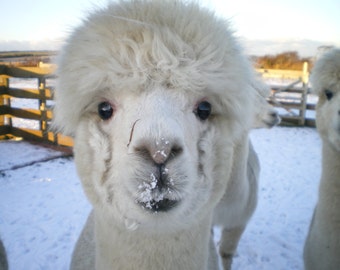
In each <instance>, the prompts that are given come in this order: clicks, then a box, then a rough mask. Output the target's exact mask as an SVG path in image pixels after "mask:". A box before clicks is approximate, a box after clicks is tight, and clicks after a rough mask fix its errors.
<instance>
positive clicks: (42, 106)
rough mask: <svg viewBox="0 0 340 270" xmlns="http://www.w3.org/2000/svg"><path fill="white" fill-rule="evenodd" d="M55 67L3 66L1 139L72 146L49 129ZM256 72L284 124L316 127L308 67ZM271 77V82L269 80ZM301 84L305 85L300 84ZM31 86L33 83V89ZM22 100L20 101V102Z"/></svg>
mask: <svg viewBox="0 0 340 270" xmlns="http://www.w3.org/2000/svg"><path fill="white" fill-rule="evenodd" d="M54 71H55V67H54V66H40V67H13V66H8V65H0V138H6V137H8V136H14V137H22V138H24V139H27V140H38V141H46V142H52V143H54V144H57V145H64V146H72V145H73V141H72V139H71V138H70V137H66V136H63V135H61V134H57V133H54V132H53V131H51V130H50V129H49V124H50V122H51V119H52V110H51V107H52V106H53V104H52V103H53V92H54V87H53V86H50V85H49V84H48V83H47V81H48V80H49V79H54V78H55V76H54V75H53V73H54ZM257 72H258V73H260V74H261V75H262V77H263V78H264V79H265V80H267V82H268V83H269V84H270V85H272V86H271V88H272V95H271V96H270V98H269V99H268V101H269V102H270V103H271V104H273V105H274V106H275V107H278V108H281V109H282V111H279V113H280V116H281V117H282V119H283V124H292V125H301V126H303V125H308V126H315V120H314V119H309V118H306V110H315V104H308V103H307V92H308V75H309V74H308V72H307V67H305V68H304V70H302V71H286V70H268V69H267V70H265V69H257ZM18 78H19V79H35V80H36V83H34V86H32V85H30V84H28V87H27V84H25V83H24V84H23V85H22V84H19V86H18V85H17V86H16V84H15V83H12V82H11V81H12V79H18ZM271 79H280V80H283V81H286V80H287V79H290V80H294V81H293V82H292V83H291V84H288V85H282V82H283V81H282V82H281V83H279V85H276V86H275V83H273V81H270V80H271ZM268 80H269V81H268ZM299 84H301V85H302V86H298V85H299ZM30 86H32V87H31V88H30ZM16 99H20V100H23V99H29V100H34V101H37V104H38V105H37V106H36V108H32V107H34V106H30V107H29V108H23V107H22V106H16V105H15V102H14V101H15V100H16ZM19 103H20V102H19ZM17 119H20V120H22V119H27V120H29V121H36V122H38V125H36V127H34V126H33V125H26V126H23V125H21V126H20V125H19V126H17V125H15V120H17Z"/></svg>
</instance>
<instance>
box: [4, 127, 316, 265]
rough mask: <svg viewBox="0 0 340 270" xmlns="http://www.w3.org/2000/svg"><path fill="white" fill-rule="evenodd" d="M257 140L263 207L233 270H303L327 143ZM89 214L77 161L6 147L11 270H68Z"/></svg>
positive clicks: (303, 138) (310, 138)
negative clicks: (303, 251) (72, 253)
mask: <svg viewBox="0 0 340 270" xmlns="http://www.w3.org/2000/svg"><path fill="white" fill-rule="evenodd" d="M251 137H252V141H253V143H254V146H255V149H256V151H257V153H258V155H259V159H260V162H261V179H260V188H259V203H258V206H257V210H256V212H255V214H254V216H253V218H252V219H251V222H250V224H249V225H248V227H247V230H246V232H245V233H244V234H243V237H242V239H241V242H240V244H239V248H238V254H237V257H236V258H235V259H234V264H233V269H239V270H247V269H252V270H258V269H263V270H267V269H268V270H273V269H275V270H280V269H282V270H290V269H303V261H302V250H303V245H304V241H305V237H306V235H307V231H308V227H309V222H310V218H311V215H312V211H313V208H314V205H315V202H316V199H317V189H318V182H319V177H320V172H321V171H320V169H321V168H320V162H321V155H320V151H321V141H320V139H319V137H318V134H317V132H316V130H315V129H314V128H287V127H276V128H273V129H271V130H265V129H260V130H254V131H253V132H252V133H251ZM89 211H90V205H89V203H88V202H87V200H86V198H85V197H84V194H83V192H82V189H81V185H80V182H79V180H78V177H77V175H76V171H75V166H74V162H73V159H72V158H70V157H63V154H62V153H60V152H56V151H53V150H50V149H46V148H43V147H41V146H37V145H31V144H28V143H26V142H22V141H21V142H20V141H16V142H14V141H11V142H8V141H7V142H4V141H2V142H1V141H0V237H1V238H2V239H3V242H4V245H5V247H6V249H7V253H8V260H9V265H10V269H11V270H30V269H32V270H37V269H44V270H49V269H51V270H58V269H68V267H69V263H70V258H71V252H72V249H73V246H74V244H75V242H76V239H77V237H78V235H79V233H80V230H81V228H82V226H83V224H84V222H85V219H86V217H87V215H88V213H89ZM215 232H217V235H218V231H217V230H215ZM136 269H138V266H136Z"/></svg>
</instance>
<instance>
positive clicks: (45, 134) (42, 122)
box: [38, 77, 48, 141]
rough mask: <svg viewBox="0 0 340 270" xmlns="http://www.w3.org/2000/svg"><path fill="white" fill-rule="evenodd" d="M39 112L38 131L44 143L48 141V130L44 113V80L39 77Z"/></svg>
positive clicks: (45, 113)
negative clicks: (40, 132)
mask: <svg viewBox="0 0 340 270" xmlns="http://www.w3.org/2000/svg"><path fill="white" fill-rule="evenodd" d="M38 83H39V94H40V99H39V110H40V112H41V119H40V123H39V124H40V130H41V131H42V136H43V139H44V140H45V141H48V130H47V112H46V109H47V108H46V90H45V88H46V79H45V78H41V77H39V79H38Z"/></svg>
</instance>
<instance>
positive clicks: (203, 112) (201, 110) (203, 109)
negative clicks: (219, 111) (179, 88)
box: [195, 101, 211, 120]
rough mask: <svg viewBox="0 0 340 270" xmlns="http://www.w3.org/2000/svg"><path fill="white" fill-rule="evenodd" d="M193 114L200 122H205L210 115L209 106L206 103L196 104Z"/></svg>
mask: <svg viewBox="0 0 340 270" xmlns="http://www.w3.org/2000/svg"><path fill="white" fill-rule="evenodd" d="M195 114H196V115H197V116H198V117H199V118H200V119H201V120H207V119H208V117H209V116H210V114H211V104H210V103H209V102H208V101H202V102H201V103H199V104H198V106H197V108H196V110H195Z"/></svg>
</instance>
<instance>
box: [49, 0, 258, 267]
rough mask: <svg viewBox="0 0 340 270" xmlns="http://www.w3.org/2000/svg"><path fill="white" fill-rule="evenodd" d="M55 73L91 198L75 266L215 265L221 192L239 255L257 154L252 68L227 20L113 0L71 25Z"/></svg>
mask: <svg viewBox="0 0 340 270" xmlns="http://www.w3.org/2000/svg"><path fill="white" fill-rule="evenodd" d="M58 76H59V80H58V85H57V89H58V90H57V91H56V105H55V113H54V115H55V119H54V123H55V125H56V126H58V127H59V128H60V129H61V130H62V131H64V132H65V133H67V134H71V135H73V136H74V138H75V140H74V141H75V146H74V154H75V163H76V167H77V171H78V174H79V176H80V179H81V183H82V185H83V189H84V191H85V193H86V195H87V197H88V199H89V200H90V202H91V204H92V205H93V214H92V215H91V216H90V217H89V219H88V223H87V225H86V226H85V228H84V231H83V233H82V235H81V238H80V239H79V241H78V244H77V247H76V250H75V253H74V259H73V262H72V266H75V267H78V269H83V270H84V269H93V268H94V265H95V268H96V269H97V270H101V269H103V270H108V269H119V270H120V269H136V268H138V269H142V270H144V269H148V270H153V269H195V270H196V269H202V270H205V269H209V270H211V269H216V268H217V265H218V264H217V261H216V258H217V256H216V254H215V248H214V246H213V244H212V240H211V233H210V229H211V226H212V218H213V217H212V215H213V211H214V209H215V208H216V206H217V205H218V204H219V202H220V201H221V199H222V197H223V198H224V199H223V201H221V203H220V206H219V207H218V208H219V209H220V208H222V207H226V208H227V209H230V212H232V216H233V217H235V220H230V219H229V218H230V213H229V211H228V210H225V211H221V210H218V211H219V213H220V214H221V215H222V216H220V214H217V215H215V220H217V221H218V222H219V224H222V226H223V227H225V228H228V229H233V230H237V233H232V234H231V235H230V237H231V240H230V241H227V240H226V241H227V242H233V243H234V244H233V246H232V247H231V248H230V249H228V250H227V251H224V250H225V248H223V251H222V253H221V254H222V255H224V254H227V255H228V256H232V254H233V253H234V251H235V249H236V246H237V242H238V239H239V236H240V235H241V233H242V231H243V229H244V227H245V226H246V222H247V221H248V219H249V217H250V215H251V212H252V211H253V209H254V207H255V205H256V200H255V199H254V198H256V190H257V189H256V183H257V179H256V178H257V176H258V162H257V159H256V154H255V152H254V151H253V149H252V147H251V146H250V145H249V138H248V133H249V130H250V129H251V128H252V125H253V119H254V115H255V106H256V105H255V103H256V101H255V100H256V90H255V89H254V87H252V83H251V82H252V81H253V80H255V79H254V77H253V76H254V72H253V70H252V67H251V65H250V63H249V61H248V59H247V58H246V57H245V56H244V54H243V53H242V50H241V49H240V47H239V45H238V43H237V41H236V39H235V38H234V37H233V34H232V31H230V30H229V28H228V24H227V23H226V22H225V21H224V20H221V19H219V18H216V17H215V16H214V15H213V14H212V13H211V12H210V11H208V10H206V9H202V8H200V7H199V6H198V5H197V4H196V3H182V2H179V1H155V0H154V1H152V0H146V1H120V2H118V3H111V4H110V5H109V6H108V7H107V8H104V9H102V10H99V11H97V12H94V13H93V14H92V15H90V16H89V18H88V19H87V20H85V21H84V24H83V25H82V26H81V27H79V28H78V29H76V31H75V32H74V33H73V35H72V36H71V37H70V39H69V41H68V43H67V44H66V46H65V48H64V51H63V54H62V57H61V61H60V63H59V71H58ZM248 177H250V178H251V180H248ZM234 192H235V194H238V195H239V196H240V197H237V196H234ZM226 194H227V195H226ZM238 215H239V217H238ZM216 216H217V217H216ZM236 217H237V220H238V222H234V221H236ZM234 226H237V227H236V228H235V227H234ZM92 227H93V228H92ZM91 228H92V230H91ZM240 228H242V229H240ZM93 231H94V232H95V233H93ZM91 234H92V236H91ZM224 238H228V237H227V236H226V235H224ZM93 239H94V240H93ZM223 241H224V242H225V240H223ZM86 244H89V245H88V246H87V245H86ZM89 253H91V254H92V257H95V259H89V260H88V259H87V258H88V257H90V255H86V254H89ZM84 254H85V255H84ZM94 254H95V255H94ZM84 256H88V257H87V258H86V261H84V260H82V259H81V257H82V258H84ZM229 259H230V258H229ZM228 261H230V263H231V260H228ZM230 263H229V264H230ZM85 264H86V265H85ZM90 264H91V266H90V267H88V265H90ZM79 265H80V266H79ZM225 265H226V269H228V268H229V265H228V264H225ZM74 269H76V268H74Z"/></svg>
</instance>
